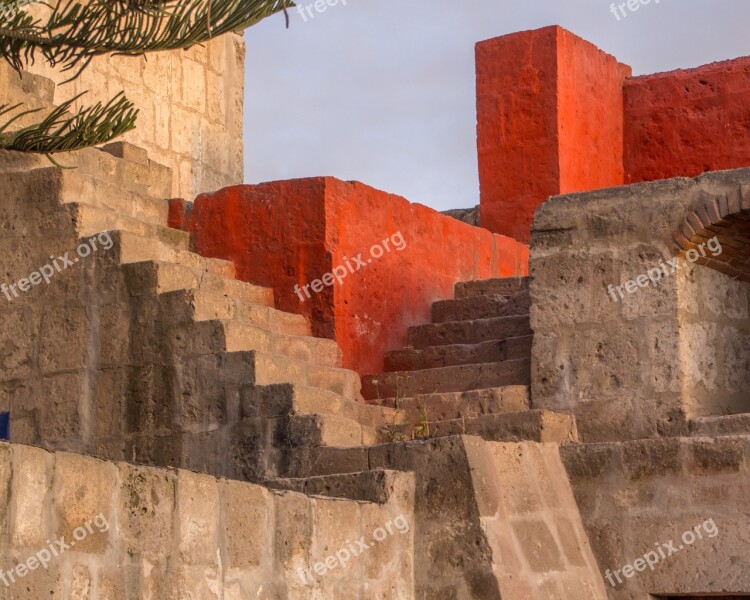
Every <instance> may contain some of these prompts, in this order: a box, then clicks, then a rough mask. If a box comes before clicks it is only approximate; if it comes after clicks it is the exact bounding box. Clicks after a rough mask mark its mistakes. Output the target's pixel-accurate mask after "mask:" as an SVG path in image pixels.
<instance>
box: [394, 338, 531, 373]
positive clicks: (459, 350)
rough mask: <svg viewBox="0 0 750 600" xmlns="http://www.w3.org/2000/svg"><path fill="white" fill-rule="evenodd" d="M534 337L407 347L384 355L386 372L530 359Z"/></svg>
mask: <svg viewBox="0 0 750 600" xmlns="http://www.w3.org/2000/svg"><path fill="white" fill-rule="evenodd" d="M532 341H533V336H530V335H529V336H524V337H515V338H508V339H507V340H493V341H491V342H481V343H479V344H453V345H450V346H428V347H427V348H421V349H419V350H416V349H413V348H406V349H404V350H394V351H393V352H388V353H387V354H386V355H385V371H386V372H392V371H417V370H420V369H439V368H441V367H455V366H459V365H472V364H481V363H494V362H502V361H504V360H515V359H519V358H531V343H532Z"/></svg>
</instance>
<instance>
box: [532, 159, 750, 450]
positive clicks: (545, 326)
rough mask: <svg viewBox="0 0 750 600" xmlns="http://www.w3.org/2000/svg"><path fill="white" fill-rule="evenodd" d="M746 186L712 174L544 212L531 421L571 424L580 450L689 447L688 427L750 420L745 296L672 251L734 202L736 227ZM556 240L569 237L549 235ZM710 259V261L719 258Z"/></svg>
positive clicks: (578, 200) (574, 200)
mask: <svg viewBox="0 0 750 600" xmlns="http://www.w3.org/2000/svg"><path fill="white" fill-rule="evenodd" d="M749 181H750V172H748V170H737V171H726V172H721V173H710V174H707V175H705V176H702V177H699V178H697V179H694V180H690V179H675V180H669V181H660V182H654V183H651V184H640V185H637V186H628V187H623V188H616V189H612V190H604V191H599V192H590V193H586V194H579V195H574V196H573V195H571V196H560V197H557V198H553V199H551V200H550V201H549V202H547V203H546V204H545V205H544V206H543V207H542V208H540V209H539V211H538V212H537V215H536V221H535V224H534V235H533V238H532V243H531V248H532V256H531V262H530V272H531V276H532V280H531V281H532V283H531V301H532V304H531V328H532V329H533V331H534V342H533V346H532V367H531V370H532V394H531V397H532V404H533V405H534V407H535V408H546V409H550V410H563V411H565V412H570V413H571V414H574V415H575V416H576V421H577V424H578V430H579V433H580V434H581V438H582V439H583V440H585V441H607V440H617V439H621V440H624V439H636V438H641V437H656V436H662V435H666V436H674V435H685V434H687V433H688V431H689V428H690V425H689V422H690V419H692V418H696V417H706V416H719V415H726V414H734V413H744V412H748V411H750V404H748V395H747V394H748V391H749V390H750V387H748V379H747V377H746V376H745V375H746V373H747V368H746V366H747V361H748V360H749V359H750V353H748V349H747V340H748V339H750V323H748V318H747V314H748V313H747V307H748V300H749V296H748V293H750V287H748V285H747V284H746V283H743V282H739V281H736V280H732V279H731V278H730V277H728V276H727V275H725V274H723V273H720V272H718V271H717V270H715V269H711V268H708V266H711V265H701V264H692V263H691V262H690V261H689V260H687V259H686V258H685V257H684V251H685V248H683V247H680V248H679V251H678V248H677V247H676V246H675V239H674V238H673V234H674V232H676V231H679V230H680V229H681V228H682V227H683V225H685V223H686V222H687V221H690V220H691V219H693V217H691V215H693V214H694V213H697V212H700V213H701V214H703V213H706V215H704V216H703V217H702V218H705V219H707V220H708V219H709V217H708V216H707V212H708V211H707V210H705V207H706V206H707V205H712V204H715V205H716V210H717V211H719V213H720V214H724V215H725V216H726V215H728V214H729V204H730V200H729V198H734V200H732V201H731V203H732V205H733V206H734V207H735V208H737V207H740V212H739V214H740V215H741V214H742V213H741V206H742V205H741V200H742V189H744V187H743V186H746V185H747V184H748V182H749ZM717 199H718V200H717ZM722 199H723V200H722ZM719 200H722V201H721V202H720V201H719ZM712 210H713V209H712ZM713 222H718V221H716V220H714V221H713ZM738 222H742V223H744V221H738ZM701 223H702V221H701ZM727 224H728V222H727ZM695 225H696V227H698V224H697V223H695ZM728 226H729V231H731V232H736V231H737V230H736V228H734V226H733V225H731V224H728ZM561 229H564V230H565V231H567V233H568V235H567V236H566V237H564V238H560V237H556V238H550V237H549V236H548V233H550V232H558V231H560V230H561ZM711 247H713V248H714V250H710V248H709V249H708V251H707V254H708V255H709V256H711V255H712V254H713V253H716V254H719V253H720V252H719V250H718V249H717V246H716V245H715V243H712V246H711ZM707 248H708V247H707ZM727 250H729V251H731V246H728V245H723V246H722V252H721V255H723V252H725V251H727ZM680 252H682V253H683V254H682V255H678V256H675V254H679V253H680ZM669 261H673V264H675V265H676V267H677V268H676V271H675V270H674V269H673V267H671V266H667V265H668V262H669ZM674 261H676V262H674ZM660 265H664V266H665V268H667V271H668V274H667V276H663V274H662V276H661V277H659V276H655V283H652V282H651V280H650V279H649V278H648V276H647V275H646V273H648V272H649V270H651V269H655V268H660ZM639 277H640V278H641V281H642V282H643V281H644V280H645V282H646V284H645V286H643V285H640V284H637V282H636V280H637V279H638V278H639ZM629 282H630V283H629ZM634 282H636V283H634ZM620 286H622V289H621V291H622V296H624V297H621V294H620V292H618V291H617V288H618V287H620ZM628 286H630V287H631V289H634V291H633V293H630V292H629V291H628V289H627V287H628ZM633 286H635V287H634V288H633Z"/></svg>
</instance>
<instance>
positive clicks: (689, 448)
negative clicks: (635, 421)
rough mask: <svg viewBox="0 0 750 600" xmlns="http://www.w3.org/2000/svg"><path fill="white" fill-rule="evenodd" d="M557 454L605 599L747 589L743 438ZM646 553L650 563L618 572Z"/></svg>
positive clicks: (749, 476) (749, 522)
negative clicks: (608, 579)
mask: <svg viewBox="0 0 750 600" xmlns="http://www.w3.org/2000/svg"><path fill="white" fill-rule="evenodd" d="M561 455H562V459H563V462H564V464H565V467H566V469H567V471H568V475H569V477H570V481H571V485H572V486H573V490H574V493H575V497H576V501H577V503H578V507H579V508H580V510H581V515H582V517H583V522H584V526H585V528H586V531H587V533H588V537H589V540H590V541H591V545H592V547H593V550H594V554H595V555H596V557H597V560H598V562H599V570H600V572H601V573H602V574H605V572H606V571H607V570H609V571H610V573H612V575H611V578H612V582H613V583H614V585H612V583H610V582H607V583H606V584H605V586H606V588H607V591H608V594H609V598H610V599H611V600H651V599H652V598H653V597H654V596H656V597H658V598H662V597H672V596H678V597H683V596H689V597H704V596H710V597H712V598H713V597H714V596H722V597H723V596H725V595H726V596H732V597H733V596H734V595H737V596H741V597H743V598H744V597H746V595H748V594H750V576H748V569H747V557H748V556H749V555H750V517H748V514H750V504H749V502H750V500H749V498H750V473H749V471H748V460H749V459H750V438H749V437H748V436H747V435H743V436H731V437H719V438H713V439H709V438H681V439H680V438H675V439H668V440H640V441H634V442H627V443H618V444H589V445H585V446H568V447H562V448H561ZM696 526H698V527H699V528H700V529H699V531H700V535H699V534H698V533H696V532H695V527H696ZM691 530H692V531H693V533H694V534H695V537H694V538H692V537H691V536H690V535H686V537H685V539H683V537H682V536H683V534H685V532H688V531H691ZM669 542H673V548H674V552H673V551H671V550H670V549H669V548H668V547H666V545H667V544H668V543H669ZM660 548H661V550H662V552H663V554H664V557H663V558H662V556H661V555H660V554H659V552H658V551H659V549H660ZM648 552H654V553H656V559H658V560H657V562H656V563H655V564H654V568H653V569H651V568H650V567H649V566H648V565H643V564H642V563H639V564H637V565H636V566H637V567H638V570H636V569H635V568H633V569H628V571H627V573H623V571H622V568H623V567H624V566H625V565H628V564H630V565H633V563H634V561H635V560H636V559H639V558H642V557H643V556H644V554H646V553H648ZM649 558H650V559H651V560H652V562H653V561H654V558H655V557H654V555H653V554H652V555H651V556H650V557H649ZM616 570H620V572H619V575H618V576H619V578H620V580H621V582H618V579H617V577H616V576H615V575H614V574H613V572H614V571H616ZM650 594H652V595H653V596H652V595H650Z"/></svg>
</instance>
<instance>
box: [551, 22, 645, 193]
mask: <svg viewBox="0 0 750 600" xmlns="http://www.w3.org/2000/svg"><path fill="white" fill-rule="evenodd" d="M557 57H558V71H557V95H558V96H557V97H558V112H557V129H558V157H559V161H560V184H559V187H560V192H559V193H561V194H570V193H574V192H583V191H586V190H594V189H600V188H606V187H612V186H616V185H622V183H623V182H624V172H623V164H622V153H623V123H622V114H623V112H622V111H623V98H622V84H623V82H624V81H625V79H626V78H627V77H630V75H631V74H632V70H631V68H630V67H628V66H627V65H623V64H621V63H619V62H617V60H616V59H615V58H614V57H612V56H610V55H608V54H605V53H604V52H602V51H601V50H599V49H598V48H597V47H596V46H594V45H593V44H591V43H590V42H587V41H585V40H583V39H581V38H579V37H578V36H576V35H574V34H572V33H570V32H569V31H566V30H565V29H559V28H558V35H557Z"/></svg>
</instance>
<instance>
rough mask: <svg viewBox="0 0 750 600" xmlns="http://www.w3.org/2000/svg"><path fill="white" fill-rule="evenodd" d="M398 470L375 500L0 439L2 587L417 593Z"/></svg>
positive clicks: (135, 592) (409, 488)
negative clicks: (385, 494)
mask: <svg viewBox="0 0 750 600" xmlns="http://www.w3.org/2000/svg"><path fill="white" fill-rule="evenodd" d="M390 478H391V481H393V482H394V491H393V493H392V494H391V495H390V497H389V498H387V500H385V501H384V502H383V503H382V504H375V503H372V502H366V501H352V500H345V499H334V498H324V497H309V496H306V495H303V494H299V493H294V492H286V491H270V490H268V489H266V488H264V487H260V486H257V485H252V484H248V483H242V482H237V481H227V480H223V479H215V478H213V477H210V476H207V475H199V474H195V473H191V472H188V471H178V470H173V469H156V468H148V467H140V466H135V465H131V464H126V463H113V462H105V461H100V460H97V459H94V458H90V457H86V456H80V455H76V454H68V453H63V452H59V453H48V452H46V451H44V450H41V449H38V448H33V447H30V446H20V445H15V444H14V445H8V444H0V570H2V571H3V572H4V577H5V579H6V580H7V583H8V585H7V586H6V585H4V583H3V582H2V580H0V598H3V599H6V598H7V599H10V598H13V600H39V598H43V597H55V598H57V597H60V598H76V599H79V598H80V599H83V598H85V599H87V600H105V599H106V600H123V599H125V598H136V597H137V598H148V599H150V600H171V599H173V598H201V599H202V600H229V599H233V600H240V599H241V598H243V599H244V598H265V599H268V600H273V599H279V600H281V599H284V600H286V599H292V598H294V599H312V598H356V597H365V596H366V597H367V598H383V599H385V598H398V599H399V600H401V599H409V598H413V597H414V592H413V590H414V584H413V569H414V565H413V562H412V558H411V557H412V547H413V513H412V506H413V494H414V482H413V477H412V476H410V475H407V474H396V473H394V474H392V475H391V476H390ZM87 523H88V524H89V527H88V528H87V527H86V524H87ZM79 528H82V529H79ZM379 528H382V531H385V532H386V533H388V535H386V536H384V535H383V533H382V532H381V531H380V530H379ZM76 530H77V531H76ZM361 536H364V539H365V540H366V541H369V540H375V539H380V538H383V541H382V542H375V541H373V542H372V543H373V546H371V547H368V548H367V550H366V551H362V555H361V556H359V557H353V558H351V559H350V560H346V558H345V555H344V554H343V553H342V554H341V555H340V556H341V558H342V561H343V562H338V563H337V564H336V565H335V566H332V565H333V564H334V561H333V560H332V559H330V558H329V557H331V556H336V553H337V552H339V551H340V550H341V549H342V548H344V549H348V548H349V547H350V545H353V544H351V542H352V540H358V539H360V538H361ZM63 538H64V539H63ZM61 539H62V540H63V542H64V543H65V544H68V545H70V548H69V549H66V550H64V551H61V549H62V548H63V547H62V546H61V545H59V544H57V543H56V542H55V543H53V547H54V549H55V551H57V552H59V553H60V554H59V556H55V555H54V554H53V555H52V556H51V557H50V559H49V560H48V561H45V562H48V568H46V569H45V568H42V567H41V566H40V565H39V563H38V562H36V563H35V562H33V561H32V562H29V560H28V559H30V558H32V557H35V556H41V558H46V555H45V554H38V553H41V552H42V551H44V550H46V549H48V548H50V542H51V541H52V540H61ZM355 548H356V546H355ZM48 554H50V553H49V552H48ZM327 559H328V567H325V568H324V567H323V566H317V565H318V564H319V563H320V564H323V565H325V563H326V560H327ZM22 563H26V564H28V566H29V568H31V569H33V570H30V571H27V570H25V568H24V567H21V568H20V570H19V565H21V564H22ZM342 565H343V566H342ZM311 568H312V569H313V577H312V578H310V577H309V576H308V575H306V574H305V572H306V571H307V570H308V569H311ZM316 568H317V572H318V573H323V574H322V575H316V574H315V569H316ZM300 569H301V570H302V574H303V576H301V575H300ZM12 570H13V577H14V578H16V581H15V582H13V580H12V579H11V577H10V576H9V575H8V574H7V573H8V572H9V571H12ZM303 577H304V578H305V580H303ZM305 581H306V582H307V583H305Z"/></svg>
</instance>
